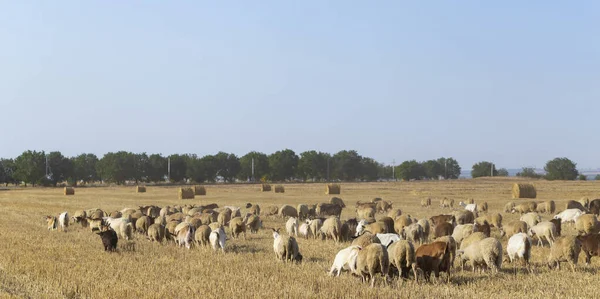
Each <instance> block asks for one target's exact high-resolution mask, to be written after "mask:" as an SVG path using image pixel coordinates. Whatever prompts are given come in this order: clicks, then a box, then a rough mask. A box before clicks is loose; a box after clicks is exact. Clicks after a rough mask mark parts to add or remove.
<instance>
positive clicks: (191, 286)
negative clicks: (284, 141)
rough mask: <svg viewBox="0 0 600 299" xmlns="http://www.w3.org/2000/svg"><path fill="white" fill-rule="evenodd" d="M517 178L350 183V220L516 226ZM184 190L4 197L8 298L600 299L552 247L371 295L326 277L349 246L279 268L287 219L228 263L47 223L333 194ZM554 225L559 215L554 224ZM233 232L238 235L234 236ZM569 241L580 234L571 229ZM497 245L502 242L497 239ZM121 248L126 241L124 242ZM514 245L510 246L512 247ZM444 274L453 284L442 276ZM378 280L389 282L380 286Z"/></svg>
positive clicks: (346, 190) (558, 192)
mask: <svg viewBox="0 0 600 299" xmlns="http://www.w3.org/2000/svg"><path fill="white" fill-rule="evenodd" d="M515 181H516V180H511V179H501V178H498V179H476V180H455V181H440V182H409V183H406V182H397V183H356V184H342V194H341V196H340V197H341V198H343V200H344V201H345V202H346V204H347V205H348V208H346V209H344V211H343V213H342V219H347V218H351V217H355V213H354V204H355V203H356V201H358V200H363V201H364V200H369V199H370V198H372V197H382V198H383V199H385V200H388V201H391V202H393V204H394V207H398V208H401V209H402V211H403V213H404V214H410V215H411V216H414V217H417V218H419V219H420V218H424V217H427V218H428V217H430V216H432V215H438V214H440V213H446V212H450V209H441V208H439V207H438V203H439V202H438V199H439V198H441V197H444V196H445V197H449V198H453V199H455V201H456V202H458V201H460V200H465V199H468V198H474V199H475V200H476V201H477V202H482V201H486V202H488V204H489V209H490V211H491V212H500V213H502V214H503V216H504V217H505V220H504V222H507V221H510V220H514V219H517V218H518V216H517V215H511V214H505V213H503V212H502V209H503V206H504V204H505V203H506V202H508V201H510V200H512V199H510V191H511V185H512V183H514V182H515ZM534 183H535V185H536V187H537V190H538V198H537V199H536V200H540V201H541V200H550V199H552V200H555V201H556V204H557V210H559V211H560V210H562V209H564V203H565V202H566V201H567V200H569V199H579V198H581V197H582V196H588V197H590V198H596V197H599V198H600V183H598V182H594V181H588V182H580V181H576V182H547V181H535V182H534ZM176 190H177V189H176V188H175V187H148V191H147V193H141V194H136V193H135V188H133V187H127V188H126V187H115V188H80V189H76V194H75V195H74V196H69V197H66V196H63V195H62V189H50V188H26V189H16V190H10V191H3V192H0V215H1V216H0V296H1V297H19V298H22V297H30V298H44V297H50V298H63V297H68V298H88V297H93V298H122V297H129V298H197V297H222V298H248V297H255V298H256V297H260V298H284V297H286V298H287V297H322V298H341V297H353V298H377V297H386V298H397V297H402V298H407V297H411V298H433V297H437V298H440V297H444V298H448V297H455V298H465V297H466V298H472V297H476V296H477V297H480V298H515V297H534V298H548V297H563V298H584V297H588V298H590V297H598V291H597V289H598V285H599V283H600V276H599V275H598V273H597V272H598V270H599V267H600V258H596V259H592V266H591V267H589V268H588V267H585V266H584V264H583V261H584V256H583V254H582V255H581V256H580V263H581V264H580V265H579V267H578V271H577V273H572V272H571V271H570V270H569V268H568V267H561V270H560V271H554V270H553V271H550V270H549V269H548V268H547V267H546V258H547V256H548V254H549V248H548V247H545V248H538V247H535V248H534V249H533V263H534V265H535V266H534V268H535V273H534V274H527V273H525V272H524V271H523V270H520V271H519V272H518V273H517V274H516V275H515V274H514V272H513V270H512V269H513V265H510V264H503V269H502V272H501V273H500V274H499V275H498V276H496V277H488V276H487V274H483V275H482V274H474V273H471V272H470V271H465V272H461V271H460V270H455V271H454V272H453V273H452V278H451V283H449V284H446V283H435V284H434V283H431V284H427V283H419V284H415V283H414V282H412V281H408V282H402V281H398V280H397V279H393V281H392V283H391V285H390V286H387V287H384V286H381V285H379V286H377V287H375V288H373V289H371V288H370V287H369V286H368V285H366V284H362V283H361V282H360V279H359V278H356V277H353V276H351V275H349V274H348V273H343V274H342V276H341V277H339V278H332V277H329V276H327V271H328V270H329V267H330V266H331V263H332V262H333V258H334V256H335V254H336V253H337V251H338V250H340V249H342V248H344V247H346V246H348V245H349V243H345V244H335V243H334V242H333V241H319V240H304V239H301V238H299V239H298V240H299V246H300V251H301V252H302V255H303V256H304V261H303V263H302V264H300V265H290V264H283V263H282V262H278V261H276V260H275V257H274V254H273V249H272V244H273V239H272V236H271V233H270V229H269V228H272V227H275V228H279V227H281V228H283V230H285V228H284V223H285V222H284V221H285V220H283V219H278V218H268V217H262V218H263V226H264V229H263V230H262V231H260V232H259V233H258V234H256V235H252V234H249V233H248V239H247V240H243V239H241V240H228V241H227V246H226V248H227V253H226V254H225V255H223V254H216V253H214V252H213V251H212V250H211V249H208V248H206V249H205V248H197V247H196V248H192V249H191V250H186V249H182V248H177V247H176V246H175V245H173V244H169V245H159V244H156V243H151V242H149V241H147V240H146V238H145V237H144V236H141V235H136V240H135V243H136V249H137V250H136V251H135V252H131V251H126V250H123V249H121V250H120V251H119V252H118V253H113V254H109V253H105V252H104V251H103V248H102V244H101V241H100V238H99V237H98V236H97V235H96V234H93V233H91V232H90V231H89V230H88V229H82V228H79V227H75V226H72V227H71V229H70V231H69V232H67V233H62V232H56V231H53V232H49V231H48V230H47V229H46V223H45V221H44V216H45V215H58V214H59V213H60V212H63V211H68V212H69V213H73V212H74V211H75V210H78V209H89V208H101V209H103V210H106V211H113V210H121V209H122V208H125V207H130V208H137V207H138V206H140V205H149V204H154V205H159V206H165V205H171V206H173V205H178V204H179V205H181V204H204V203H212V202H214V203H217V204H219V205H237V206H242V207H243V206H245V203H247V202H251V203H257V204H259V205H260V206H261V207H262V208H263V210H264V208H265V207H267V206H268V205H272V204H277V205H282V204H292V205H294V206H296V205H297V204H299V203H318V202H324V201H328V200H329V198H330V197H331V196H328V195H325V192H324V191H325V187H324V185H323V184H289V185H286V190H285V191H286V192H285V193H284V194H275V193H272V192H265V193H261V192H259V191H258V190H259V187H258V185H254V186H249V185H217V186H208V187H207V191H208V195H207V196H203V197H196V199H195V200H185V201H182V200H178V199H177V191H176ZM429 196H430V197H432V199H433V206H432V207H430V208H421V207H420V199H421V198H423V197H429ZM543 218H544V219H549V218H550V216H549V215H544V216H543ZM227 232H228V233H229V231H228V230H227ZM563 234H574V230H573V229H572V228H570V227H567V228H563ZM492 236H495V237H499V233H498V231H497V230H496V229H493V231H492ZM119 243H120V244H119V245H121V244H125V243H126V241H124V240H119ZM503 244H504V245H506V241H505V240H503ZM442 275H444V274H442ZM379 282H380V281H379Z"/></svg>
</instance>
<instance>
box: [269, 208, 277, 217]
mask: <svg viewBox="0 0 600 299" xmlns="http://www.w3.org/2000/svg"><path fill="white" fill-rule="evenodd" d="M277 214H279V208H278V207H277V206H268V207H267V216H274V215H277Z"/></svg>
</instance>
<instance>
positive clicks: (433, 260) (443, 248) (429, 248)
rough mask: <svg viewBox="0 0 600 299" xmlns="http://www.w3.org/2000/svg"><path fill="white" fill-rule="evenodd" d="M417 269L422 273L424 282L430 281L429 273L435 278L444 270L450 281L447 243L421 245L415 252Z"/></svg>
mask: <svg viewBox="0 0 600 299" xmlns="http://www.w3.org/2000/svg"><path fill="white" fill-rule="evenodd" d="M415 257H416V260H417V267H418V268H419V269H421V270H422V271H423V274H424V276H425V281H430V279H431V273H433V274H434V275H435V278H439V277H440V271H443V270H446V273H448V281H450V271H449V269H450V250H449V248H448V243H446V242H441V241H436V242H433V243H431V244H423V245H421V246H419V248H417V250H416V251H415Z"/></svg>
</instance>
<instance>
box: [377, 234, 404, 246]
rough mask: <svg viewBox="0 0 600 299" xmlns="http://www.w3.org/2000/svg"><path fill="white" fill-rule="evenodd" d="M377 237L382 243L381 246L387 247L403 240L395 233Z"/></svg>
mask: <svg viewBox="0 0 600 299" xmlns="http://www.w3.org/2000/svg"><path fill="white" fill-rule="evenodd" d="M375 236H377V238H378V239H379V241H380V242H381V244H383V245H385V246H390V244H392V243H394V242H396V241H399V240H402V237H401V236H400V235H398V234H394V233H389V234H375Z"/></svg>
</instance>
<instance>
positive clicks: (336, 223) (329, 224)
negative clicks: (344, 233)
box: [319, 216, 342, 243]
mask: <svg viewBox="0 0 600 299" xmlns="http://www.w3.org/2000/svg"><path fill="white" fill-rule="evenodd" d="M341 228H342V223H341V222H340V219H339V218H337V217H335V216H331V217H329V218H327V219H326V220H325V221H324V222H323V226H321V229H320V230H319V234H320V235H322V236H323V237H322V238H324V239H329V238H331V239H333V240H334V241H335V242H336V243H338V242H339V241H340V231H341Z"/></svg>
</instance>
